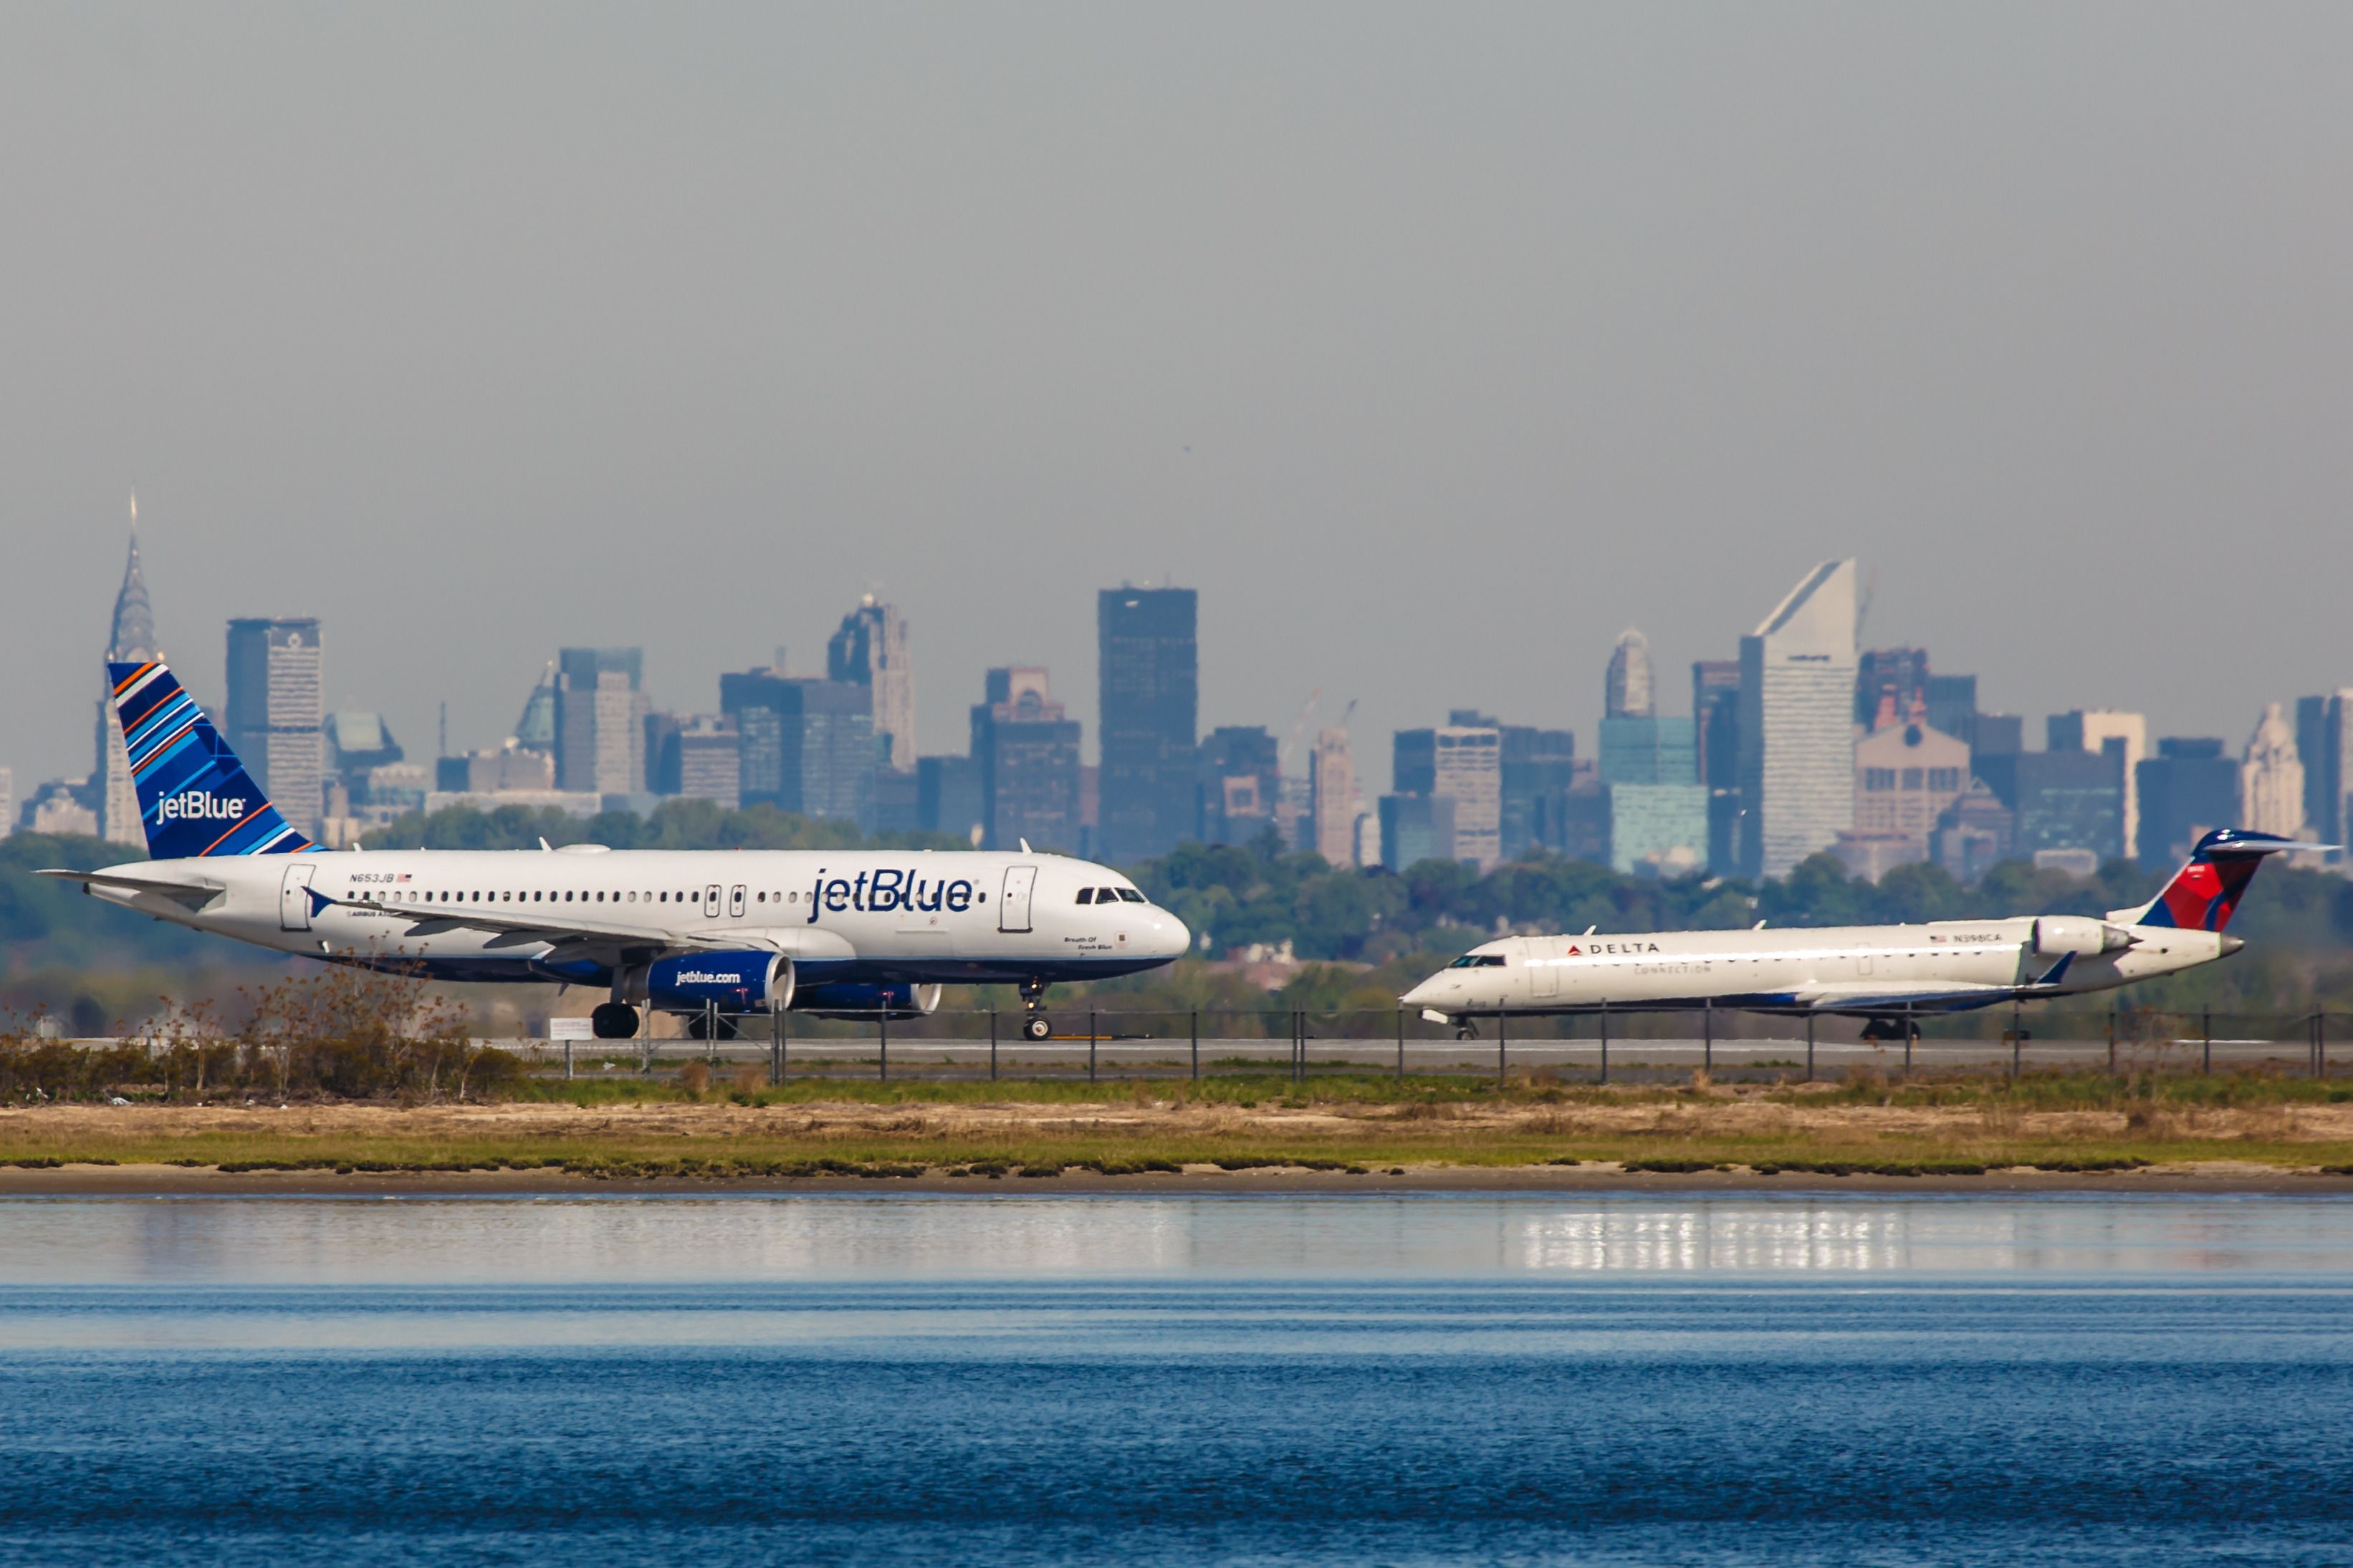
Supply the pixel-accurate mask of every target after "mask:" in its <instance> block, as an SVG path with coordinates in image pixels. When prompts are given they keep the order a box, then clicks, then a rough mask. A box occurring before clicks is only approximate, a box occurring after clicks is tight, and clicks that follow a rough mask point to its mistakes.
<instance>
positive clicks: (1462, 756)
mask: <svg viewBox="0 0 2353 1568" xmlns="http://www.w3.org/2000/svg"><path fill="white" fill-rule="evenodd" d="M1452 718H1453V719H1454V721H1455V722H1452V723H1449V724H1448V725H1446V727H1445V728H1443V729H1441V730H1440V731H1438V733H1437V736H1436V739H1437V742H1438V757H1437V766H1436V769H1435V773H1436V774H1437V777H1436V780H1435V784H1434V787H1433V788H1432V790H1431V791H1430V793H1431V794H1433V795H1446V796H1448V797H1450V798H1451V799H1452V800H1453V802H1454V858H1456V859H1458V860H1468V861H1471V862H1472V863H1473V864H1475V865H1476V866H1477V867H1478V868H1479V869H1480V870H1482V871H1485V870H1489V869H1492V868H1493V867H1494V865H1495V863H1496V862H1497V861H1499V860H1501V859H1502V858H1503V826H1504V731H1503V727H1502V726H1501V725H1499V724H1497V723H1495V722H1494V721H1493V720H1486V721H1480V716H1479V715H1477V714H1474V713H1466V712H1458V713H1455V714H1454V715H1452ZM1465 720H1468V721H1471V722H1467V723H1466V722H1462V721H1465Z"/></svg>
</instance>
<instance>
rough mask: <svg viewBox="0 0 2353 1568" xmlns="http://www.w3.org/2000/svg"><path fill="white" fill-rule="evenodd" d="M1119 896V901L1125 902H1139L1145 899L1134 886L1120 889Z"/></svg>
mask: <svg viewBox="0 0 2353 1568" xmlns="http://www.w3.org/2000/svg"><path fill="white" fill-rule="evenodd" d="M1119 897H1120V901H1121V902H1122V903H1126V904H1140V903H1143V902H1145V897H1144V895H1143V894H1142V893H1139V892H1137V891H1136V890H1135V889H1134V888H1122V889H1119Z"/></svg>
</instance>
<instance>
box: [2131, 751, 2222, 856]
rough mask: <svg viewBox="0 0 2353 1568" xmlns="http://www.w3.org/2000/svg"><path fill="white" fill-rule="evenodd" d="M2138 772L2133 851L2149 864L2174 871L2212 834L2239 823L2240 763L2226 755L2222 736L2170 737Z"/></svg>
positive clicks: (2135, 770) (2138, 768)
mask: <svg viewBox="0 0 2353 1568" xmlns="http://www.w3.org/2000/svg"><path fill="white" fill-rule="evenodd" d="M2133 771H2134V773H2136V774H2137V775H2138V776H2137V779H2136V781H2135V783H2136V787H2137V793H2138V795H2139V796H2140V837H2139V838H2138V840H2137V841H2136V842H2135V844H2134V845H2133V852H2134V853H2135V854H2136V855H2137V856H2138V857H2139V858H2140V862H2141V864H2142V865H2143V866H2146V867H2150V868H2157V867H2167V868H2170V867H2171V866H2172V865H2173V864H2174V863H2176V862H2177V861H2179V860H2180V859H2181V858H2182V857H2184V856H2186V855H2187V854H2189V847H2190V846H2191V845H2193V844H2195V843H2197V842H2198V840H2199V839H2200V838H2201V837H2204V836H2205V835H2206V834H2208V833H2210V832H2211V831H2212V830H2213V829H2215V828H2217V827H2233V826H2237V825H2238V821H2239V764H2238V763H2236V762H2234V761H2232V759H2231V758H2230V757H2227V756H2225V755H2224V754H2223V751H2222V742H2221V737H2220V736H2206V735H2168V736H2166V737H2165V738H2164V739H2163V740H2161V741H2159V742H2158V743H2157V755H2155V756H2154V757H2151V758H2149V759H2147V761H2146V762H2144V763H2141V765H2140V766H2139V767H2137V768H2136V769H2134V770H2133Z"/></svg>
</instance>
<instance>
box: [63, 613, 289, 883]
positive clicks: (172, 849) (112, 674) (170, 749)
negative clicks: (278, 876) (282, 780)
mask: <svg viewBox="0 0 2353 1568" xmlns="http://www.w3.org/2000/svg"><path fill="white" fill-rule="evenodd" d="M106 673H107V678H108V679H110V680H111V681H112V682H113V683H114V708H115V711H116V712H118V713H120V714H121V716H122V741H123V746H124V749H125V750H126V751H127V752H129V754H130V758H131V777H132V784H134V785H135V786H136V787H137V789H138V792H139V821H140V826H142V827H144V828H145V829H146V831H147V853H148V854H149V855H151V856H152V857H153V858H155V859H158V860H193V859H196V858H200V857H202V856H206V855H290V854H293V853H295V852H296V851H298V850H302V849H308V848H311V847H312V846H311V841H310V840H309V839H307V838H305V837H302V835H301V834H300V833H298V832H296V831H295V830H294V829H293V827H292V826H289V825H288V823H287V821H286V818H285V817H283V816H280V815H279V811H278V808H277V807H276V806H274V805H270V804H269V796H267V795H263V794H262V793H261V786H260V785H259V784H255V783H254V782H253V775H252V774H250V773H247V772H246V771H245V764H244V763H240V762H238V761H237V753H236V752H232V751H230V750H229V749H228V742H226V741H224V740H222V739H221V737H220V731H217V730H216V729H214V728H213V721H211V720H210V719H208V718H206V716H205V710H203V709H202V708H199V707H198V706H196V702H195V699H194V698H192V697H190V696H189V695H188V694H187V692H186V691H185V689H182V687H181V685H180V680H179V677H177V676H175V675H174V674H173V673H172V671H171V669H170V668H169V667H167V666H166V665H164V662H163V661H162V660H160V659H151V660H149V661H147V662H146V663H143V664H109V665H108V666H107V667H106Z"/></svg>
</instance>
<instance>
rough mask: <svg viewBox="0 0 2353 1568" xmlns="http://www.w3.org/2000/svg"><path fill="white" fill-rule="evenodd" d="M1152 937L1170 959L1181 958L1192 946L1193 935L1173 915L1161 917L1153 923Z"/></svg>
mask: <svg viewBox="0 0 2353 1568" xmlns="http://www.w3.org/2000/svg"><path fill="white" fill-rule="evenodd" d="M1153 936H1154V938H1155V940H1156V941H1157V942H1158V943H1159V947H1160V951H1161V952H1164V953H1166V954H1167V955H1168V956H1169V957H1170V958H1182V957H1183V956H1184V955H1185V954H1186V953H1187V952H1189V951H1190V950H1191V948H1192V946H1193V933H1192V932H1191V931H1189V930H1187V929H1186V925H1185V922H1184V921H1180V920H1178V919H1177V918H1176V916H1175V915H1167V914H1164V915H1162V916H1161V917H1160V919H1159V920H1158V921H1156V922H1155V929H1154V931H1153Z"/></svg>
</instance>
